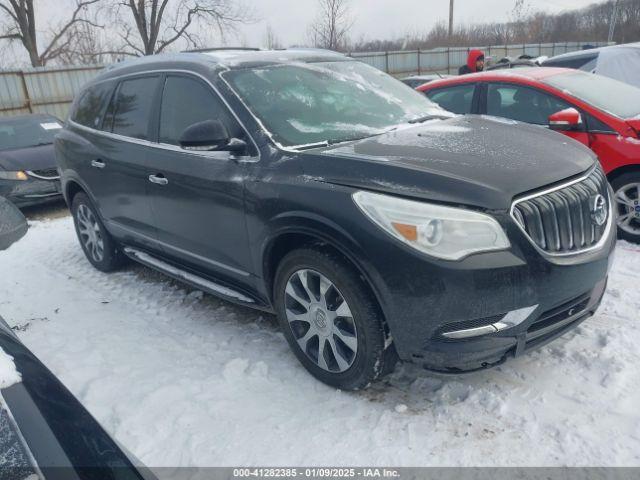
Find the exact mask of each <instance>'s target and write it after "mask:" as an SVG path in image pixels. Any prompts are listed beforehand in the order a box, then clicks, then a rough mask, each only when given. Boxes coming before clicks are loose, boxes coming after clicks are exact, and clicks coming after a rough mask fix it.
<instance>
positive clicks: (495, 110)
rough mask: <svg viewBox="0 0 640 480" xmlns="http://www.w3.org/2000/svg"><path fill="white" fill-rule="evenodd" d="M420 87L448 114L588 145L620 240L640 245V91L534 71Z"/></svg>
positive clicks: (573, 73)
mask: <svg viewBox="0 0 640 480" xmlns="http://www.w3.org/2000/svg"><path fill="white" fill-rule="evenodd" d="M418 90H420V91H422V92H424V93H425V94H426V95H427V96H428V97H429V98H430V99H431V100H433V101H434V102H436V103H438V104H439V105H440V106H441V107H443V108H445V109H447V110H449V111H452V112H455V113H458V114H466V113H473V114H481V115H492V116H495V117H504V118H508V119H512V120H517V121H519V122H525V123H530V124H534V125H539V126H542V127H548V128H551V129H552V130H556V131H560V132H562V133H564V134H565V135H567V136H568V137H571V138H573V139H574V140H577V141H579V142H581V143H583V144H584V145H586V146H588V147H589V148H591V150H593V152H594V153H595V154H596V155H597V156H598V158H599V159H600V163H601V164H602V167H603V169H604V171H605V173H606V174H607V178H608V179H609V181H610V182H611V185H612V186H613V189H614V191H615V200H616V209H617V213H618V220H617V222H618V231H619V235H620V236H621V237H622V238H625V239H627V240H629V241H633V242H640V89H638V88H635V87H633V86H631V85H628V84H625V83H622V82H619V81H617V80H613V79H610V78H607V77H603V76H601V75H593V74H589V73H585V72H581V71H577V70H569V69H563V68H545V67H537V68H528V69H518V70H517V71H500V70H498V71H493V72H486V73H479V74H473V75H467V76H464V77H459V78H452V79H447V80H440V81H436V82H432V83H430V84H427V85H423V86H421V87H419V88H418Z"/></svg>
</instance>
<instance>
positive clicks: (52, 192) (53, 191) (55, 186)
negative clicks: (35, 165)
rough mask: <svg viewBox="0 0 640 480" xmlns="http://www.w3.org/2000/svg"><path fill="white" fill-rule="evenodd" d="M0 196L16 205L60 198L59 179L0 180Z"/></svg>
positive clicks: (23, 205)
mask: <svg viewBox="0 0 640 480" xmlns="http://www.w3.org/2000/svg"><path fill="white" fill-rule="evenodd" d="M0 196H2V197H5V198H7V199H9V200H11V202H13V203H14V204H15V205H16V206H18V207H28V206H32V205H39V204H42V203H48V202H51V201H57V200H61V199H62V187H61V186H60V180H59V179H53V180H44V179H38V178H29V179H28V180H0Z"/></svg>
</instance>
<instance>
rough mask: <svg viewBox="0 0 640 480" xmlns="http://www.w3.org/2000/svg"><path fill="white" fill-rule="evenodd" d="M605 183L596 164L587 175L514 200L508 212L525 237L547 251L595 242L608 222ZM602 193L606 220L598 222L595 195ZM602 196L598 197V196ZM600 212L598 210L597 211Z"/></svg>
mask: <svg viewBox="0 0 640 480" xmlns="http://www.w3.org/2000/svg"><path fill="white" fill-rule="evenodd" d="M608 188H609V187H608V183H607V178H606V177H605V175H604V173H603V171H602V169H601V168H600V166H599V165H597V166H596V167H595V168H594V169H593V170H592V171H591V172H590V173H589V175H588V176H587V177H585V178H582V179H580V180H578V181H574V182H571V183H568V184H566V185H561V186H559V187H557V188H553V189H550V190H546V191H544V192H541V193H539V194H534V195H531V196H528V197H526V198H523V199H522V200H516V202H515V203H514V204H513V207H512V209H511V214H512V216H513V218H514V219H515V220H516V222H517V223H518V224H519V225H520V226H521V227H522V229H523V230H524V232H525V233H526V234H527V236H528V237H529V239H530V240H531V241H532V242H533V243H534V245H536V246H537V247H538V248H540V249H541V250H543V251H545V252H547V253H549V254H551V255H566V254H572V253H578V252H581V251H583V250H587V249H590V248H592V247H594V246H596V245H597V244H598V243H599V242H600V240H601V239H602V237H603V236H604V234H605V232H606V231H607V228H608V227H609V224H610V222H611V218H610V217H611V211H612V210H611V208H610V204H609V203H610V198H609V193H608ZM599 195H602V197H604V200H605V202H604V207H602V206H601V207H602V208H604V211H605V212H606V213H607V217H606V221H605V222H604V223H602V224H601V225H598V222H597V217H598V215H597V214H598V211H597V208H596V205H595V202H596V201H597V197H598V196H599ZM600 200H602V199H600ZM600 213H602V212H600Z"/></svg>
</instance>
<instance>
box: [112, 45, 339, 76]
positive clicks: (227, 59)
mask: <svg viewBox="0 0 640 480" xmlns="http://www.w3.org/2000/svg"><path fill="white" fill-rule="evenodd" d="M345 60H351V59H350V58H349V57H346V56H345V55H342V54H340V53H336V52H332V51H329V50H322V49H311V48H294V49H287V50H252V49H211V50H203V51H197V52H181V53H162V54H158V55H149V56H146V57H140V58H136V59H135V60H127V61H124V62H120V63H115V64H113V65H110V66H109V67H107V68H106V69H105V70H104V73H103V74H102V75H101V76H100V77H101V78H108V77H112V76H116V75H121V74H123V73H135V72H136V71H143V70H148V69H150V68H158V69H162V68H166V67H167V66H168V65H170V64H172V63H176V64H183V65H184V64H197V65H200V66H205V67H209V68H219V69H220V70H228V69H239V68H251V67H265V66H269V65H279V64H288V63H300V62H302V63H315V62H335V61H345Z"/></svg>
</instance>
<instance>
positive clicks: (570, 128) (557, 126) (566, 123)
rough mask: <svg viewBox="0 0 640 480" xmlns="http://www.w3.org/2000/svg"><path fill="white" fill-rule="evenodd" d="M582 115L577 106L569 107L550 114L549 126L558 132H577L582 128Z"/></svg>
mask: <svg viewBox="0 0 640 480" xmlns="http://www.w3.org/2000/svg"><path fill="white" fill-rule="evenodd" d="M582 127H583V124H582V117H581V116H580V112H578V111H577V110H576V109H575V108H567V109H566V110H560V111H559V112H556V113H554V114H553V115H549V128H550V129H551V130H556V131H558V132H575V131H580V130H582Z"/></svg>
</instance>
